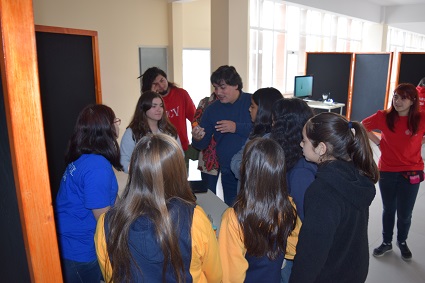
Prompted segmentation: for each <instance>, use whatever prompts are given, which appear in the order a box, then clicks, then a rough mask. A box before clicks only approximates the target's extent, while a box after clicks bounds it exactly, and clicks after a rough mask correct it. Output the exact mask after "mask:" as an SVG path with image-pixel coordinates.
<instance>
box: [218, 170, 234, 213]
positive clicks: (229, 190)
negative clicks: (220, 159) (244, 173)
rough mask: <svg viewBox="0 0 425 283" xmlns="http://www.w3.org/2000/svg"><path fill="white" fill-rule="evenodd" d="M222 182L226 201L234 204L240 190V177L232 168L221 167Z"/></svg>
mask: <svg viewBox="0 0 425 283" xmlns="http://www.w3.org/2000/svg"><path fill="white" fill-rule="evenodd" d="M220 171H221V184H222V185H223V195H224V202H225V203H226V204H227V205H228V206H232V205H233V203H234V202H235V198H236V194H237V192H238V179H236V177H235V174H233V172H232V170H230V168H220Z"/></svg>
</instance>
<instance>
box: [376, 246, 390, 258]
mask: <svg viewBox="0 0 425 283" xmlns="http://www.w3.org/2000/svg"><path fill="white" fill-rule="evenodd" d="M392 250H393V245H392V244H391V243H382V244H381V245H380V246H379V247H377V248H376V249H374V250H373V256H375V257H381V256H383V255H384V254H386V253H387V252H390V251H392Z"/></svg>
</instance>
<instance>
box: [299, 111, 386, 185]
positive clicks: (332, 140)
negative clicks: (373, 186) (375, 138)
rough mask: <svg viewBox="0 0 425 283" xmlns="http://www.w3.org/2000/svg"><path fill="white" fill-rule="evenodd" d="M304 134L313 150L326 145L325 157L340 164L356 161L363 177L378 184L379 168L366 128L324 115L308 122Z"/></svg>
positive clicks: (331, 115) (341, 118) (330, 113)
mask: <svg viewBox="0 0 425 283" xmlns="http://www.w3.org/2000/svg"><path fill="white" fill-rule="evenodd" d="M305 130H306V134H307V137H308V139H309V140H310V141H311V143H312V145H313V146H314V147H317V146H318V145H319V143H321V142H323V143H325V144H326V146H327V151H326V155H328V157H332V158H335V159H338V160H344V161H353V163H354V165H355V166H356V168H357V169H358V170H359V171H360V173H361V174H362V175H364V176H366V177H368V178H369V179H370V180H371V181H373V182H374V183H376V182H377V181H378V179H379V171H378V167H377V166H376V164H375V161H374V160H373V153H372V149H371V147H370V143H369V138H368V136H367V133H366V130H365V129H364V127H363V125H362V124H360V123H359V122H356V121H353V122H351V121H350V122H349V121H347V119H346V118H345V117H344V116H342V115H339V114H336V113H332V112H323V113H320V114H317V115H316V116H314V117H313V118H311V119H310V120H308V121H307V123H306V125H305Z"/></svg>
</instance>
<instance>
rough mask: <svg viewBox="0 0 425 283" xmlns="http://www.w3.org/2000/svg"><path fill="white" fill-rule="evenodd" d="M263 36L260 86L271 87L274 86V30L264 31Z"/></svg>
mask: <svg viewBox="0 0 425 283" xmlns="http://www.w3.org/2000/svg"><path fill="white" fill-rule="evenodd" d="M261 36H262V47H261V50H260V52H259V53H260V54H259V55H260V56H259V58H260V60H259V64H260V71H261V75H260V77H259V85H258V87H259V88H261V87H270V86H273V84H272V82H273V32H271V31H263V32H261Z"/></svg>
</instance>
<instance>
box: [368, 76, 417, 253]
mask: <svg viewBox="0 0 425 283" xmlns="http://www.w3.org/2000/svg"><path fill="white" fill-rule="evenodd" d="M362 123H363V125H364V126H365V128H366V129H367V130H368V131H369V133H368V136H369V139H370V140H372V142H374V143H375V144H376V145H377V146H378V147H379V148H380V150H381V157H380V158H379V163H378V167H379V171H380V180H379V188H380V190H381V197H382V204H383V214H382V226H383V229H382V236H383V242H382V244H381V245H380V246H379V247H377V248H376V249H374V250H373V255H374V256H375V257H381V256H383V255H384V254H386V253H387V252H390V251H392V240H393V230H394V224H395V216H396V214H397V246H398V247H399V248H400V252H401V257H402V259H404V260H406V261H409V260H411V258H412V253H411V251H410V249H409V248H408V246H407V243H406V239H407V236H408V234H409V229H410V225H411V219H412V211H413V206H414V205H415V201H416V196H417V194H418V190H419V184H420V182H422V181H423V174H424V173H423V169H424V162H423V160H422V156H421V146H422V143H423V136H424V134H425V113H424V112H420V111H419V98H418V92H417V90H416V87H415V86H414V85H413V84H406V83H403V84H400V85H398V86H397V87H396V89H395V90H394V95H393V99H392V103H391V107H390V108H389V109H387V110H380V111H378V112H377V113H375V114H373V115H372V116H370V117H368V118H366V119H364V120H363V122H362ZM372 130H380V131H381V138H379V137H378V136H377V135H376V134H374V133H373V132H371V131H372Z"/></svg>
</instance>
